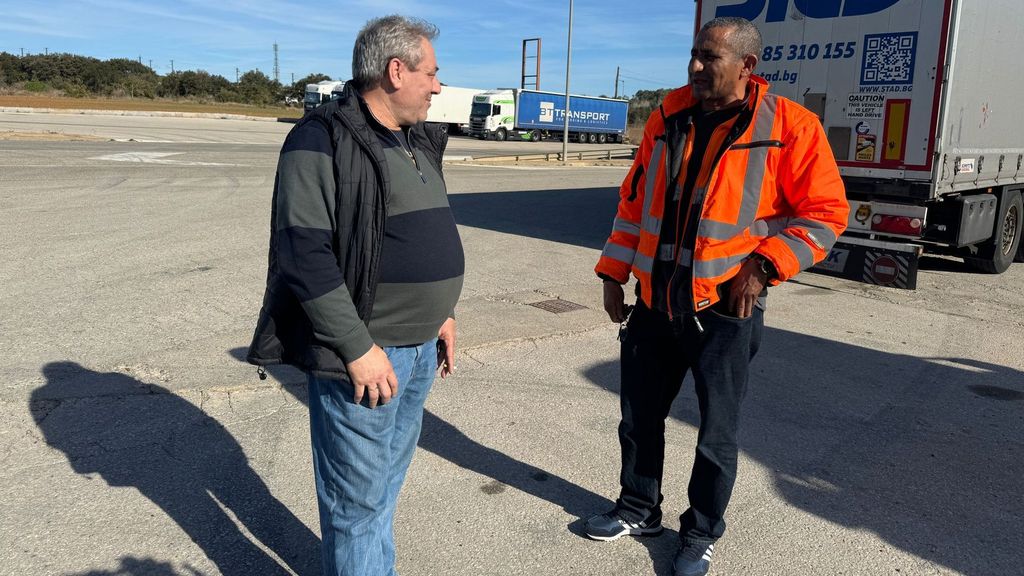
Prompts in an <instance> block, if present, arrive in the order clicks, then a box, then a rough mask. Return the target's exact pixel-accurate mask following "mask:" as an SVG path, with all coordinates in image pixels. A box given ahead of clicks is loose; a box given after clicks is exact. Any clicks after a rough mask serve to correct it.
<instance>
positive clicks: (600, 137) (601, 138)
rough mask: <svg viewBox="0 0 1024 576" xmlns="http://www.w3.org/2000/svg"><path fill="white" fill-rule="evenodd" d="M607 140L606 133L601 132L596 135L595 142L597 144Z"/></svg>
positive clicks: (604, 142)
mask: <svg viewBox="0 0 1024 576" xmlns="http://www.w3.org/2000/svg"><path fill="white" fill-rule="evenodd" d="M607 142H608V135H607V134H603V133H602V134H598V135H597V143H598V144H606V143H607Z"/></svg>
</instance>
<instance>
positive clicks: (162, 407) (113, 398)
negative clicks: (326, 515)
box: [30, 362, 320, 576]
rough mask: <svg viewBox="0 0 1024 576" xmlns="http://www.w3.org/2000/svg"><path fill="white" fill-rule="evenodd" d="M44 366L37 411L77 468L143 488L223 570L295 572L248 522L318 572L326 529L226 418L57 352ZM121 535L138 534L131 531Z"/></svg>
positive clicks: (34, 400)
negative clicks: (296, 503)
mask: <svg viewBox="0 0 1024 576" xmlns="http://www.w3.org/2000/svg"><path fill="white" fill-rule="evenodd" d="M42 372H43V375H44V376H45V377H46V383H45V384H44V385H43V386H41V387H39V388H37V389H36V390H34V391H33V392H32V397H31V400H30V409H31V412H32V416H33V418H34V419H35V422H36V425H37V426H38V427H39V429H40V430H41V431H42V433H43V435H44V437H45V438H46V443H47V444H48V445H49V446H52V447H54V448H56V449H58V450H60V451H61V452H63V453H64V454H65V455H66V457H67V459H68V462H69V464H70V465H71V467H72V469H74V471H75V472H77V473H79V474H99V475H100V476H101V477H102V478H103V479H104V480H105V481H106V482H107V483H108V484H109V485H111V486H127V487H134V488H136V489H138V490H139V492H140V493H142V494H143V495H144V496H145V497H147V498H149V499H150V500H151V501H152V502H153V503H154V504H156V505H157V506H159V507H160V508H161V509H162V510H163V511H164V512H165V513H166V514H167V515H168V516H170V517H171V518H172V519H173V520H174V521H175V522H176V523H177V524H178V525H179V526H180V527H181V529H182V530H184V531H185V532H186V533H187V534H188V536H189V537H190V538H191V539H192V540H193V541H194V542H195V543H196V544H198V545H199V546H200V547H201V548H202V550H203V551H204V552H205V553H206V555H207V557H208V558H209V559H210V560H211V561H212V562H213V563H214V564H216V566H217V568H218V570H219V571H220V572H221V573H222V574H225V575H228V576H233V575H238V576H248V575H252V574H261V575H262V574H286V573H287V571H286V570H285V568H284V567H283V566H282V565H281V564H280V563H279V562H278V561H277V560H276V559H275V558H274V557H273V556H272V555H271V553H270V552H267V551H264V550H263V549H261V548H260V547H259V546H257V545H256V544H255V543H254V542H252V541H251V540H250V538H249V537H248V535H247V534H246V533H245V532H248V533H249V534H251V535H252V536H254V537H255V539H257V540H259V542H261V543H262V544H263V546H265V547H266V548H267V549H269V550H270V551H271V552H272V553H273V554H276V555H277V557H279V558H280V559H281V560H283V561H284V563H285V564H287V566H288V567H289V568H290V569H291V570H293V571H294V572H295V573H297V574H299V575H300V576H305V575H314V574H318V573H319V545H320V544H319V538H317V536H316V535H315V534H314V533H313V532H312V531H310V530H309V528H307V527H306V525H305V524H303V523H302V522H301V521H300V520H299V519H298V518H296V517H295V515H294V514H292V513H291V511H290V510H288V509H287V508H286V507H285V506H284V505H282V504H281V502H279V501H278V500H277V499H276V498H275V497H274V496H273V494H271V493H270V491H269V490H268V488H267V486H266V484H264V482H263V480H262V479H261V478H260V476H259V475H258V474H257V473H256V471H254V470H253V469H252V467H250V465H249V462H248V459H247V457H246V455H245V453H244V452H243V451H242V448H241V446H239V444H238V441H236V440H235V438H234V437H233V436H232V435H231V434H230V433H229V432H228V431H227V430H226V429H225V428H224V427H223V426H222V425H221V424H220V422H218V421H217V420H215V419H213V418H211V417H210V416H208V415H207V414H206V413H204V412H203V411H202V410H201V409H200V408H198V407H196V406H194V405H193V404H191V403H189V402H187V401H186V400H184V399H182V398H180V397H178V396H176V395H174V394H171V393H169V391H168V390H167V389H165V388H161V387H160V386H156V385H153V384H146V383H144V382H141V381H139V380H136V379H134V378H132V377H130V376H127V375H125V374H120V373H116V372H115V373H101V372H94V371H92V370H89V369H87V368H84V367H82V366H81V365H79V364H77V363H75V362H52V363H50V364H47V365H46V366H44V367H43V369H42ZM55 391H60V392H61V394H54V393H53V392H55ZM72 391H73V392H72ZM94 391H101V392H100V393H99V394H96V393H94ZM236 519H237V522H238V524H241V527H240V526H238V525H237V524H236ZM140 522H141V520H140ZM96 536H97V537H110V536H112V534H107V535H101V534H97V535H96ZM116 536H117V537H122V538H127V539H129V541H130V538H131V533H119V534H116ZM139 562H143V563H145V562H150V561H149V560H132V561H131V563H130V565H129V564H125V568H124V569H125V570H127V569H128V568H131V567H132V566H134V567H136V568H137V567H138V566H141V565H142V564H139ZM154 566H155V565H154Z"/></svg>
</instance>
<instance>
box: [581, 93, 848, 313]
mask: <svg viewBox="0 0 1024 576" xmlns="http://www.w3.org/2000/svg"><path fill="white" fill-rule="evenodd" d="M767 92H768V83H767V82H766V81H765V80H764V79H762V78H760V77H758V76H751V78H750V82H749V84H748V92H747V100H746V102H745V103H744V105H743V106H744V108H743V110H742V111H741V112H740V113H739V115H737V116H736V117H734V118H733V119H731V120H729V121H727V122H724V123H723V124H721V125H720V126H718V127H717V128H716V129H715V131H714V133H713V134H712V136H711V141H710V143H709V145H708V148H707V150H705V151H704V158H703V164H702V166H701V170H700V173H699V174H698V175H697V178H696V180H695V182H694V187H693V193H692V194H691V197H692V200H693V201H692V203H691V204H690V205H689V206H682V207H680V213H681V216H680V220H679V227H680V228H683V227H684V226H685V225H686V223H687V222H689V221H690V220H691V218H688V217H686V216H687V215H688V210H700V218H699V219H698V220H697V231H696V240H695V241H694V242H693V245H692V246H682V247H680V249H675V250H671V249H670V250H671V251H672V252H673V256H672V257H674V258H675V261H676V263H677V264H679V263H681V264H689V265H690V266H689V267H690V270H691V271H692V291H691V293H692V294H693V302H692V306H693V307H692V310H694V311H700V310H703V309H705V308H707V307H709V306H711V305H713V304H714V303H715V302H717V301H718V300H719V296H718V293H717V291H716V287H717V286H718V285H719V284H721V283H723V282H725V281H727V280H729V279H730V278H732V277H733V276H735V275H736V274H737V273H738V272H739V269H740V266H741V265H742V264H743V261H744V260H745V259H746V258H748V257H749V256H750V255H751V253H753V252H757V253H758V254H760V255H762V256H764V257H765V258H767V259H768V260H770V261H771V262H772V264H774V265H775V269H776V271H777V272H778V275H777V277H776V278H775V279H774V280H772V284H778V283H779V282H784V281H786V280H787V279H788V278H790V277H792V276H794V275H796V274H797V273H798V272H800V271H801V270H803V269H805V268H809V267H811V266H813V265H814V264H815V263H816V262H820V261H821V260H823V259H824V258H825V256H827V255H828V252H829V250H830V249H831V247H832V245H833V244H834V243H835V241H836V238H837V237H838V236H839V235H840V234H842V232H843V230H845V229H846V223H847V216H848V214H849V210H850V208H849V204H848V203H847V201H846V191H845V189H844V187H843V182H842V180H840V178H839V168H838V167H837V166H836V161H835V158H834V157H833V156H832V150H831V149H830V148H829V145H828V141H827V139H826V137H825V132H824V130H822V128H821V124H820V122H819V120H818V117H817V116H815V115H814V114H813V113H811V112H810V111H808V110H807V109H805V108H803V107H802V106H800V105H798V104H796V103H794V102H792V101H791V100H787V99H786V98H783V97H781V96H776V95H774V94H768V93H767ZM695 106H698V101H697V100H696V99H694V97H693V95H692V93H691V91H690V87H689V86H684V87H682V88H679V89H678V90H674V91H673V92H671V93H669V95H668V96H667V97H666V98H665V100H664V102H663V103H662V105H661V107H660V109H658V110H655V111H654V112H653V113H652V114H651V116H650V118H649V119H648V120H647V125H646V126H645V128H644V137H643V142H642V143H641V144H640V148H639V149H638V150H637V154H636V160H635V161H634V162H633V166H632V168H630V170H629V173H628V174H627V175H626V178H625V180H624V181H623V182H622V187H621V188H620V190H619V195H620V196H621V199H620V201H619V208H618V214H617V215H616V217H615V221H614V224H613V227H612V234H611V236H610V237H609V238H608V242H607V243H606V244H605V248H604V251H603V252H602V253H601V258H600V260H599V261H598V263H597V267H596V268H595V270H596V272H597V273H598V274H599V275H601V276H605V277H608V278H612V279H614V280H615V281H617V282H619V283H621V284H625V283H626V282H627V281H628V280H629V273H630V271H632V273H633V275H634V276H636V278H637V280H638V281H639V283H640V297H641V299H643V301H644V303H646V304H647V306H651V292H652V290H651V272H652V270H653V268H654V262H655V259H656V256H657V254H658V250H659V235H660V233H661V223H662V219H663V218H665V217H666V215H665V214H664V211H665V193H666V192H668V191H671V192H672V193H677V192H678V189H679V188H681V187H682V186H683V183H684V182H685V181H686V170H687V167H688V165H689V162H690V156H691V155H692V154H693V153H694V150H693V146H692V140H693V134H694V129H693V126H692V125H690V124H686V125H684V126H681V127H680V130H679V131H680V132H682V138H677V141H676V143H675V144H676V145H677V146H679V148H681V151H677V152H676V153H677V154H681V161H677V162H675V163H673V159H672V158H670V157H669V155H670V152H671V150H672V148H673V146H672V145H670V144H671V143H669V142H668V138H667V137H666V119H669V122H672V120H671V119H672V118H673V115H674V114H676V113H679V112H684V111H686V110H687V109H689V108H692V107H695ZM744 124H745V125H744ZM734 129H735V131H734ZM740 130H742V132H739V131H740ZM736 132H739V133H738V134H737V133H736ZM668 136H669V137H671V134H669V135H668ZM673 164H674V165H675V166H677V167H679V168H678V170H679V175H678V177H677V178H676V179H675V180H674V181H672V182H669V180H671V176H670V175H669V174H668V172H669V167H670V166H671V165H673ZM668 217H672V218H675V217H676V215H675V214H672V215H669V216H668ZM679 234H680V237H681V238H686V237H687V233H686V231H685V230H679ZM690 236H691V237H692V234H691V235H690ZM663 250H664V248H663Z"/></svg>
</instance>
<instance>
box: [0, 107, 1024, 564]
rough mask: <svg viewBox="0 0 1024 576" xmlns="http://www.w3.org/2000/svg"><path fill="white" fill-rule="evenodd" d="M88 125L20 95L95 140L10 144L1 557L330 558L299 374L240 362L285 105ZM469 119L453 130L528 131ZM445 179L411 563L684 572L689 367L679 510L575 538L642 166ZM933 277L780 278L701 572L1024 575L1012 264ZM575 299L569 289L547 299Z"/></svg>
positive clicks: (671, 478) (61, 129) (677, 456)
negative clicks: (623, 248) (452, 360)
mask: <svg viewBox="0 0 1024 576" xmlns="http://www.w3.org/2000/svg"><path fill="white" fill-rule="evenodd" d="M68 118H70V119H68V120H66V121H65V120H64V119H63V118H58V117H57V116H56V115H27V114H18V115H8V114H0V135H2V134H3V133H4V131H18V132H36V133H40V134H45V133H52V132H57V133H83V131H86V130H95V132H93V133H92V134H93V135H95V136H96V137H98V138H103V139H105V140H99V141H84V142H64V141H56V142H46V141H4V140H0V214H2V216H3V225H2V226H0V262H2V263H3V265H2V266H0V287H2V288H3V289H2V290H0V347H2V349H3V351H4V354H3V357H4V361H3V363H2V364H0V463H2V466H0V573H3V574H21V575H51V574H67V575H81V576H84V575H90V576H97V575H111V576H113V575H118V576H122V575H142V574H147V575H149V574H156V575H160V576H172V575H174V576H177V575H186V574H190V575H192V574H204V575H207V574H211V575H212V574H231V575H243V574H245V575H248V574H286V573H297V574H303V575H313V574H317V573H318V571H317V568H316V555H317V547H318V546H319V539H318V537H317V534H318V532H319V530H318V527H317V522H316V511H315V501H314V496H313V487H312V472H311V464H310V457H309V441H308V428H307V426H308V424H307V421H306V414H305V404H304V403H305V388H304V385H303V383H302V378H301V376H300V375H299V374H297V373H296V372H295V371H293V370H290V369H285V368H282V369H275V370H272V371H271V378H270V379H268V380H266V381H260V380H259V379H257V378H256V376H255V373H254V371H253V369H252V367H250V366H248V365H246V364H244V363H243V362H241V361H240V358H241V356H242V355H243V352H244V347H245V346H247V344H248V340H249V337H250V336H251V333H252V328H253V322H254V319H255V315H256V312H257V310H258V307H259V303H260V298H261V295H262V285H263V282H264V279H265V267H266V245H267V234H268V231H267V227H268V224H269V199H270V192H271V185H272V183H273V177H274V166H275V164H276V160H277V152H278V149H279V147H280V142H281V139H282V138H283V136H284V134H285V133H286V131H287V128H288V126H287V125H278V124H276V123H273V122H249V123H246V122H244V121H233V120H195V121H193V119H171V118H136V117H113V116H97V117H86V116H81V117H68ZM51 135H52V134H51ZM112 138H113V139H116V140H114V141H111V140H110V139H112ZM117 140H124V141H117ZM462 140H463V139H459V138H454V139H453V140H452V144H453V147H452V148H451V149H450V150H449V153H450V154H452V153H453V150H454V151H459V150H461V149H465V150H475V148H474V147H475V146H477V145H480V144H487V145H489V146H494V145H498V146H502V147H504V146H536V145H531V144H529V143H479V142H476V141H472V140H468V139H467V141H466V144H465V147H464V148H463V145H462ZM540 145H541V146H545V145H551V144H550V143H542V144H540ZM445 173H446V177H447V180H448V183H449V189H450V194H451V203H452V206H453V210H454V212H455V215H456V219H457V221H458V223H459V230H460V234H461V235H462V239H463V242H464V244H465V248H466V256H467V275H466V286H465V289H464V292H463V297H462V300H461V301H460V304H459V308H458V316H459V330H460V340H459V349H460V353H459V356H458V360H457V365H458V371H457V373H456V375H455V376H454V377H453V378H451V379H448V380H445V381H438V382H437V383H436V384H435V389H434V391H433V393H432V396H431V399H430V401H429V402H428V406H427V408H428V411H427V414H426V416H425V421H424V432H423V436H422V438H421V441H420V451H419V453H418V455H417V457H416V460H415V461H414V463H413V466H412V468H411V469H410V472H409V479H408V482H407V485H406V488H405V489H404V491H403V494H402V500H401V502H400V504H399V512H398V517H397V519H396V537H397V541H398V556H399V560H398V569H399V571H400V572H401V573H402V574H403V575H404V576H425V575H442V574H443V575H474V576H475V575H484V574H486V575H502V576H503V575H541V576H543V575H552V576H554V575H559V576H562V575H567V574H569V575H576V574H586V575H589V574H602V575H603V574H609V573H621V574H658V575H664V574H670V573H671V570H670V568H669V562H670V559H671V556H672V553H673V551H674V546H675V543H674V542H675V536H676V531H675V529H676V528H677V527H678V521H677V520H676V519H675V518H674V516H676V515H677V514H678V513H680V512H681V511H682V509H683V508H684V507H685V501H686V500H685V499H686V490H685V486H686V478H687V471H688V467H689V464H690V462H691V460H692V451H693V443H694V441H695V436H696V424H697V411H696V405H695V399H694V398H693V395H692V392H690V391H689V387H687V386H684V392H683V393H682V394H681V396H680V398H679V399H678V400H677V402H676V404H675V406H674V408H673V410H672V412H671V415H670V417H669V420H668V424H667V437H668V442H669V447H668V457H667V462H668V465H667V467H666V477H665V489H664V492H665V511H666V527H667V528H668V529H667V530H666V531H665V532H664V533H663V535H661V536H659V537H656V538H649V539H643V540H631V539H626V540H620V541H618V542H614V543H596V542H591V541H589V540H586V539H585V538H582V537H581V536H580V535H579V525H580V522H579V519H580V518H581V517H585V516H587V515H589V514H591V513H594V512H598V511H603V509H605V508H606V507H608V506H609V505H610V501H611V499H613V498H614V496H615V493H616V488H617V459H618V446H617V443H616V439H615V438H616V436H615V427H616V423H617V409H618V408H617V407H618V401H617V398H616V390H617V386H618V372H617V362H616V360H617V345H616V342H615V328H616V327H615V326H614V325H611V324H610V323H609V322H607V320H606V318H605V317H604V315H603V313H602V312H600V306H601V304H600V290H599V284H598V282H597V281H596V280H595V278H594V277H593V273H592V271H591V269H592V267H593V264H594V262H595V260H596V258H597V255H598V253H599V250H600V248H601V246H602V245H603V242H604V236H605V234H606V233H607V228H608V226H609V223H610V221H611V218H612V216H613V214H614V203H615V199H616V197H617V185H618V183H619V181H620V180H621V179H622V178H623V176H624V173H625V169H624V168H615V167H572V168H537V169H534V168H522V167H494V166H473V165H464V164H463V163H458V162H453V163H449V164H448V165H447V166H446V168H445ZM918 284H919V288H918V290H916V291H912V292H910V291H899V290H895V289H888V288H880V287H876V286H868V285H863V284H856V283H852V282H847V281H843V280H838V279H834V278H829V277H824V276H818V275H814V274H802V275H800V276H799V277H798V278H797V279H795V280H794V281H792V282H790V283H787V284H786V285H784V286H780V287H778V288H773V289H772V290H771V295H770V298H769V312H768V315H767V317H766V323H767V327H768V329H767V331H766V336H765V342H764V344H763V346H762V348H761V351H760V352H759V354H758V357H757V358H756V359H755V360H754V364H753V370H754V375H753V378H752V381H751V386H750V393H749V395H748V399H747V402H746V405H745V410H744V429H743V434H742V442H741V444H742V452H741V456H740V479H739V482H738V484H737V487H736V490H735V496H734V499H733V503H732V505H731V507H730V510H729V513H728V517H727V519H728V521H729V529H728V531H727V533H726V537H725V538H724V539H723V540H722V541H721V544H720V546H718V547H717V554H716V559H715V562H714V564H713V567H712V574H716V575H724V574H810V575H832V574H848V575H862V574H872V575H873V574H896V573H898V574H915V575H916V574H928V575H931V574H943V575H946V574H969V575H978V576H989V575H1011V574H1020V573H1021V568H1020V567H1021V565H1022V560H1024V555H1022V552H1021V550H1024V534H1022V529H1021V526H1024V499H1022V498H1021V485H1022V484H1021V482H1022V480H1021V479H1022V478H1024V354H1021V351H1022V350H1024V347H1022V344H1021V341H1022V336H1024V318H1022V315H1021V310H1024V265H1022V264H1016V265H1014V266H1013V267H1012V268H1011V269H1010V271H1008V272H1007V273H1005V274H1003V275H1000V276H990V275H984V274H977V273H974V272H972V271H971V270H970V269H968V268H967V267H966V266H964V265H963V264H962V263H960V262H958V261H956V260H952V259H948V258H938V257H927V258H925V259H924V260H923V262H922V271H921V273H920V277H919V282H918ZM559 299H560V300H563V301H569V302H572V303H576V304H579V305H580V306H581V308H579V309H577V310H574V311H570V312H565V313H560V314H554V313H551V312H548V311H546V310H543V309H541V308H538V307H536V306H533V304H537V303H540V302H543V301H547V300H559Z"/></svg>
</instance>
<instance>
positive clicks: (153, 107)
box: [0, 94, 302, 118]
mask: <svg viewBox="0 0 1024 576" xmlns="http://www.w3.org/2000/svg"><path fill="white" fill-rule="evenodd" d="M4 107H6V108H53V109H58V110H128V111H150V112H200V113H208V114H240V115H243V116H263V117H267V118H301V117H302V109H301V108H285V107H281V106H267V107H260V106H247V105H245V104H227V103H226V104H201V103H198V102H188V101H174V100H163V99H156V100H149V99H146V98H132V99H128V98H68V97H65V96H48V95H36V94H10V95H8V94H0V108H4Z"/></svg>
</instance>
